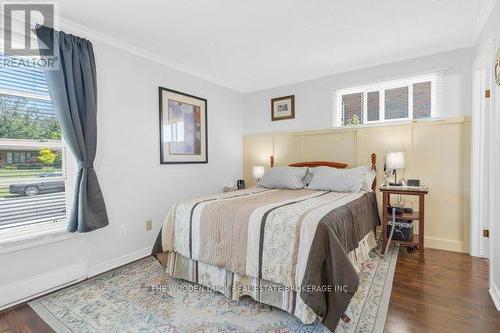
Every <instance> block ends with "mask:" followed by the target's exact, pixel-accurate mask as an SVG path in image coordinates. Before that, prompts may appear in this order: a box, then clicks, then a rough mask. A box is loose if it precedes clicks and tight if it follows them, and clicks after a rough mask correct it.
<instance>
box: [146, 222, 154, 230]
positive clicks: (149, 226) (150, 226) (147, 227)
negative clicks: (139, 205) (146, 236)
mask: <svg viewBox="0 0 500 333" xmlns="http://www.w3.org/2000/svg"><path fill="white" fill-rule="evenodd" d="M144 223H145V224H146V231H151V230H153V221H152V220H147V221H146V222H144Z"/></svg>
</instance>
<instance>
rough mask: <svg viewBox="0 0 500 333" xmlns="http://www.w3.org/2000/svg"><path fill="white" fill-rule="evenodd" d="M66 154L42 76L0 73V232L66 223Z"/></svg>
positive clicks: (30, 70) (26, 71) (29, 71)
mask: <svg viewBox="0 0 500 333" xmlns="http://www.w3.org/2000/svg"><path fill="white" fill-rule="evenodd" d="M3 57H5V56H4V55H2V54H0V60H2V63H3V59H1V58H3ZM65 153H66V147H65V145H64V142H63V141H62V137H61V129H60V127H59V123H58V121H57V119H56V118H55V114H54V109H53V107H52V102H51V101H50V97H49V94H48V88H47V82H46V80H45V74H44V72H43V70H42V69H40V68H34V67H23V68H15V67H0V231H2V230H4V229H12V228H14V227H20V226H26V225H37V224H39V223H47V222H55V223H57V222H64V221H65V219H66V216H67V209H68V204H67V202H68V199H69V198H68V195H70V194H71V193H70V191H69V193H68V195H66V188H67V187H68V186H67V185H68V184H67V182H68V180H69V178H70V177H68V172H67V170H68V168H67V166H68V162H69V163H70V164H71V165H73V163H74V160H73V159H72V158H71V156H66V154H65ZM70 174H72V172H70Z"/></svg>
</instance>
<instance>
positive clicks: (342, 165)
mask: <svg viewBox="0 0 500 333" xmlns="http://www.w3.org/2000/svg"><path fill="white" fill-rule="evenodd" d="M288 166H291V167H308V168H314V167H318V166H327V167H332V168H337V169H345V168H347V164H346V163H340V162H326V161H312V162H298V163H292V164H288Z"/></svg>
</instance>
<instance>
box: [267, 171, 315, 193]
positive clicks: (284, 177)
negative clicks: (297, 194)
mask: <svg viewBox="0 0 500 333" xmlns="http://www.w3.org/2000/svg"><path fill="white" fill-rule="evenodd" d="M306 172H307V168H296V167H274V168H271V169H269V170H267V171H266V173H265V174H264V177H262V179H261V180H260V182H259V185H260V186H262V187H267V188H279V189H289V190H298V189H301V188H304V183H303V179H304V177H305V176H306Z"/></svg>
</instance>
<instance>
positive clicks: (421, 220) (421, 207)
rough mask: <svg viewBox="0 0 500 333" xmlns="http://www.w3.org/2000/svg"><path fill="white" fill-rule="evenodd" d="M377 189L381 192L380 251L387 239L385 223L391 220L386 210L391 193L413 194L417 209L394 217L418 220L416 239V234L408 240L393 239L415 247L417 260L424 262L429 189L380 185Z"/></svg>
mask: <svg viewBox="0 0 500 333" xmlns="http://www.w3.org/2000/svg"><path fill="white" fill-rule="evenodd" d="M378 189H379V191H380V192H381V193H382V239H383V241H384V242H383V247H382V251H385V247H386V245H387V241H388V239H387V225H388V222H389V221H391V220H392V214H389V212H388V207H390V205H391V195H398V194H399V195H413V196H417V197H418V211H413V213H402V214H398V215H396V218H397V219H399V220H407V221H410V220H413V221H415V220H418V239H417V236H416V235H414V236H413V239H411V240H409V241H396V240H395V242H398V243H399V245H400V246H405V247H409V248H414V247H417V248H418V252H419V261H420V262H421V263H424V262H425V257H424V225H425V195H426V194H427V193H429V190H428V189H427V188H426V187H422V186H418V187H413V186H380V187H379V188H378Z"/></svg>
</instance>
